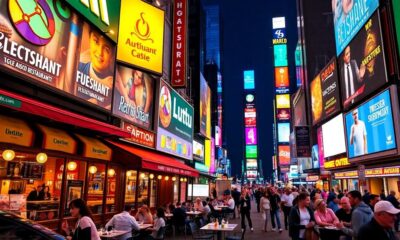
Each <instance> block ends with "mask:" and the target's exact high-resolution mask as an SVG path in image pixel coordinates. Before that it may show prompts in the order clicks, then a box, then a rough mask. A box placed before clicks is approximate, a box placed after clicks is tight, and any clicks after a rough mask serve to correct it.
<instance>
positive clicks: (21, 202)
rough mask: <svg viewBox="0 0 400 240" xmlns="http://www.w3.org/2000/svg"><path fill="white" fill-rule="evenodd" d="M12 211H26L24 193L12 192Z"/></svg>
mask: <svg viewBox="0 0 400 240" xmlns="http://www.w3.org/2000/svg"><path fill="white" fill-rule="evenodd" d="M10 211H16V212H26V197H25V195H24V194H10Z"/></svg>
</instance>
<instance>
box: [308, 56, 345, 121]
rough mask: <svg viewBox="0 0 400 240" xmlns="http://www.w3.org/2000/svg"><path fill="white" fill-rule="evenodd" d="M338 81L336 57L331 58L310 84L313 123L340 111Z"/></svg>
mask: <svg viewBox="0 0 400 240" xmlns="http://www.w3.org/2000/svg"><path fill="white" fill-rule="evenodd" d="M338 82H339V79H338V75H337V68H336V59H335V58H333V59H332V60H331V61H330V62H329V63H328V65H327V66H326V67H325V68H324V69H322V71H321V72H320V73H319V74H318V75H317V76H316V77H315V78H314V80H313V81H312V82H311V84H310V89H311V90H310V92H311V110H312V111H311V113H312V114H311V115H312V120H313V124H316V123H318V122H320V121H322V120H324V119H325V118H327V117H329V116H332V115H334V114H336V113H338V111H340V96H339V95H340V93H339V83H338Z"/></svg>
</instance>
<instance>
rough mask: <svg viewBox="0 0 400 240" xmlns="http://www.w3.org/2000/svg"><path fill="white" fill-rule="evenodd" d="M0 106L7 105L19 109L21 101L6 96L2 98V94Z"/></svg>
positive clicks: (0, 95)
mask: <svg viewBox="0 0 400 240" xmlns="http://www.w3.org/2000/svg"><path fill="white" fill-rule="evenodd" d="M0 104H2V105H8V106H11V107H15V108H20V107H21V105H22V103H21V101H19V100H17V99H14V98H10V97H8V96H4V95H2V94H0Z"/></svg>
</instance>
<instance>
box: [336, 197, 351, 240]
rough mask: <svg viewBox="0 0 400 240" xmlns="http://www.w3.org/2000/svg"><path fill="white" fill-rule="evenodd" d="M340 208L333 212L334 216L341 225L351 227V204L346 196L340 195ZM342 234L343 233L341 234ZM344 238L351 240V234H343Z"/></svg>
mask: <svg viewBox="0 0 400 240" xmlns="http://www.w3.org/2000/svg"><path fill="white" fill-rule="evenodd" d="M340 205H341V208H340V209H339V210H337V211H336V212H335V214H336V217H338V219H339V221H340V222H342V223H343V225H344V226H345V227H347V228H350V227H351V213H352V209H351V205H350V201H349V198H348V197H342V198H341V199H340ZM342 235H343V234H342ZM343 238H344V240H351V236H347V235H345V236H343Z"/></svg>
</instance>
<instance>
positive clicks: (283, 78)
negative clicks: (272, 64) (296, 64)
mask: <svg viewBox="0 0 400 240" xmlns="http://www.w3.org/2000/svg"><path fill="white" fill-rule="evenodd" d="M275 88H277V89H282V88H289V68H288V67H276V68H275ZM277 91H278V90H277Z"/></svg>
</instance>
